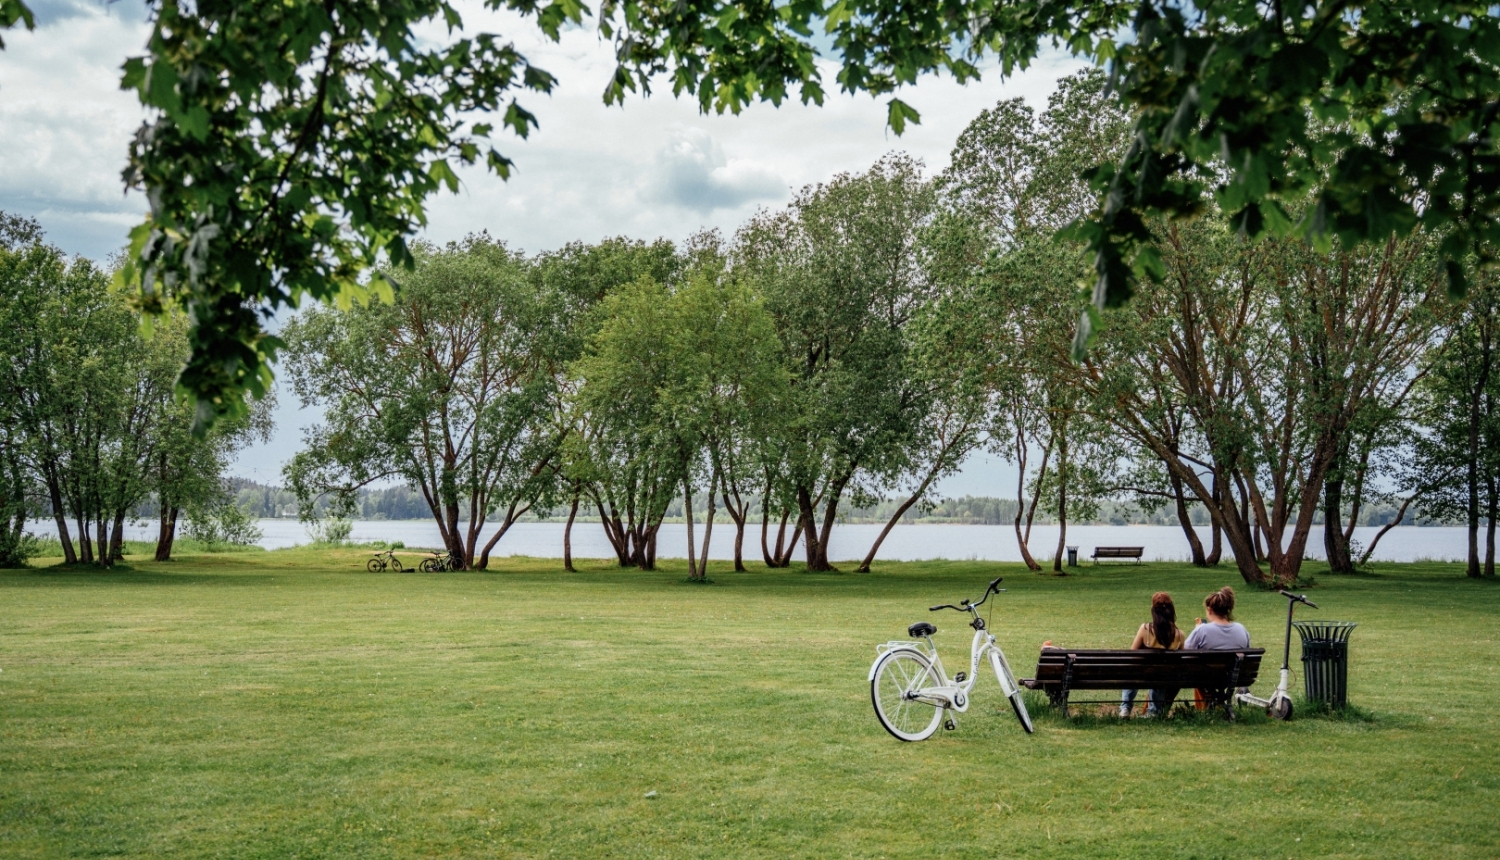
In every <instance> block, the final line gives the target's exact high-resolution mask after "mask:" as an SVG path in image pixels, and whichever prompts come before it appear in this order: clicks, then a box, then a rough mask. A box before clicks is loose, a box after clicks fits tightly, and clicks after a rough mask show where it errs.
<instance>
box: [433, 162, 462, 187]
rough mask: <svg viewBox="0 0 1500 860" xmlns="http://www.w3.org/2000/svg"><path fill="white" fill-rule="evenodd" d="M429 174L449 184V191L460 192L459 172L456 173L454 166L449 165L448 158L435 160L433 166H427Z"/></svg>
mask: <svg viewBox="0 0 1500 860" xmlns="http://www.w3.org/2000/svg"><path fill="white" fill-rule="evenodd" d="M427 175H428V176H431V177H432V178H433V179H435V180H437V181H438V182H441V183H443V184H444V185H447V186H448V190H449V191H452V192H453V193H455V194H457V193H458V174H456V173H454V172H453V168H451V167H449V166H448V161H447V160H446V159H439V160H437V161H434V162H433V163H432V166H430V167H428V168H427Z"/></svg>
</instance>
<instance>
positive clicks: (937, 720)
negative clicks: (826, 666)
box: [870, 577, 1036, 741]
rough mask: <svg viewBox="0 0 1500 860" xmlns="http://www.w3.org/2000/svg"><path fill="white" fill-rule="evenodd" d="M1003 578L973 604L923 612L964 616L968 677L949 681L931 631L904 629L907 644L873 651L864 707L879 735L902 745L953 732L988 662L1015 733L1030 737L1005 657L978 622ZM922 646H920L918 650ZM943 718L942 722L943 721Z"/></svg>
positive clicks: (917, 626)
mask: <svg viewBox="0 0 1500 860" xmlns="http://www.w3.org/2000/svg"><path fill="white" fill-rule="evenodd" d="M1002 579H1003V577H996V578H995V581H994V582H991V583H990V584H989V587H988V588H986V589H985V591H984V597H982V598H980V599H979V601H978V602H977V603H971V602H970V601H968V600H963V601H960V602H959V604H958V605H957V606H954V605H953V604H951V603H949V604H943V605H942V606H933V607H931V608H929V609H928V611H929V612H937V611H938V610H940V609H953V610H956V611H958V612H967V613H969V615H970V616H971V617H972V620H970V621H969V626H970V627H972V628H974V639H973V642H972V644H971V645H970V648H969V671H967V672H959V673H958V674H957V675H954V676H953V678H952V679H951V680H950V679H949V677H948V673H947V671H946V670H945V669H944V668H943V661H942V659H941V658H940V657H938V651H937V646H936V645H934V644H932V634H934V633H936V632H937V627H935V626H933V625H932V624H929V623H928V622H926V621H919V622H917V623H916V624H913V625H912V626H910V627H908V628H907V630H906V632H907V635H909V636H911V637H912V640H917V639H921V640H922V641H921V642H919V641H909V640H892V641H890V642H886V643H885V644H883V645H877V646H875V651H876V653H877V654H878V655H879V656H877V657H876V658H875V662H874V664H872V665H871V666H870V701H871V702H872V703H873V704H874V705H875V716H876V717H878V718H879V719H880V724H881V725H882V726H884V727H885V730H886V731H888V732H890V733H891V734H892V735H894V736H895V737H897V738H898V739H900V740H903V741H924V740H927V739H928V738H930V737H932V734H933V732H936V731H937V728H938V725H939V724H942V725H943V726H944V727H946V728H947V729H949V730H950V731H951V730H953V729H956V728H958V723H957V721H956V719H955V718H954V716H953V715H954V714H961V713H963V712H965V711H967V710H968V709H969V693H970V691H971V690H973V689H974V682H975V678H976V677H978V674H979V662H980V661H981V660H984V659H988V660H989V664H990V668H991V669H992V670H994V672H995V680H997V681H999V682H1000V692H1001V693H1003V694H1005V697H1006V698H1007V699H1009V700H1010V706H1011V709H1012V710H1014V711H1015V712H1016V719H1017V720H1020V722H1021V728H1023V729H1025V730H1026V733H1027V734H1030V733H1032V732H1034V731H1036V727H1035V726H1033V725H1032V723H1031V715H1030V714H1029V713H1027V711H1026V702H1025V701H1023V700H1022V698H1021V687H1020V685H1018V684H1017V683H1016V676H1015V675H1014V674H1013V673H1012V672H1011V670H1010V663H1008V662H1006V659H1005V652H1004V651H1001V650H1000V646H999V644H997V643H996V642H995V636H994V634H992V633H990V632H989V625H988V624H986V623H985V620H984V619H983V618H981V617H979V607H980V606H983V605H984V602H985V601H986V600H989V599H990V595H992V594H996V593H998V592H1001V591H1004V590H1005V589H1003V588H1001V587H1000V582H1001V580H1002ZM923 642H925V643H926V645H925V646H924V645H923ZM945 717H946V719H945Z"/></svg>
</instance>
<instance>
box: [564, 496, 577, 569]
mask: <svg viewBox="0 0 1500 860" xmlns="http://www.w3.org/2000/svg"><path fill="white" fill-rule="evenodd" d="M577 516H578V493H577V492H576V491H575V492H574V493H573V506H572V507H570V508H568V524H567V525H566V526H564V527H563V570H566V571H567V572H568V573H576V572H577V571H575V570H573V519H574V518H575V517H577Z"/></svg>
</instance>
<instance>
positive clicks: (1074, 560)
mask: <svg viewBox="0 0 1500 860" xmlns="http://www.w3.org/2000/svg"><path fill="white" fill-rule="evenodd" d="M1077 566H1078V547H1076V546H1070V547H1068V567H1077Z"/></svg>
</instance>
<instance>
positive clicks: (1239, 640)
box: [1182, 621, 1250, 651]
mask: <svg viewBox="0 0 1500 860" xmlns="http://www.w3.org/2000/svg"><path fill="white" fill-rule="evenodd" d="M1182 647H1183V650H1185V651H1236V650H1239V649H1241V648H1249V647H1250V631H1248V630H1246V629H1245V625H1243V624H1241V623H1239V622H1238V621H1231V622H1229V623H1228V624H1220V623H1218V622H1217V621H1209V622H1206V623H1204V624H1199V625H1198V626H1197V627H1194V628H1193V632H1192V633H1189V634H1188V638H1187V641H1186V642H1184V643H1183V644H1182Z"/></svg>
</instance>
